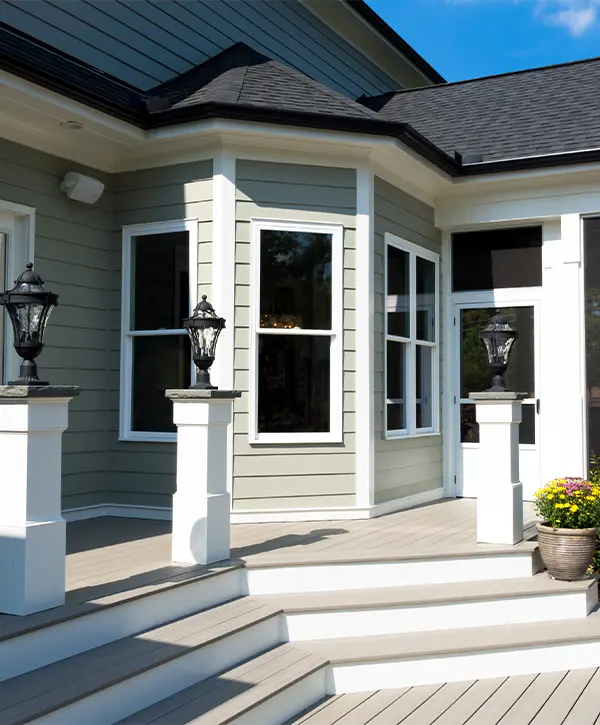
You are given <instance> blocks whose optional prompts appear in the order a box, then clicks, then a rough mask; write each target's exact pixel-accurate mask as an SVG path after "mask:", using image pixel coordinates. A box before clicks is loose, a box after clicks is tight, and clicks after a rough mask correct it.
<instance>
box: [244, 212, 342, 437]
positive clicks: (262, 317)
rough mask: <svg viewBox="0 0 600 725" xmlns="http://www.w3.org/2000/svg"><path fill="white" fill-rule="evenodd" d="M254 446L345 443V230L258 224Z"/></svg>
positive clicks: (253, 315)
mask: <svg viewBox="0 0 600 725" xmlns="http://www.w3.org/2000/svg"><path fill="white" fill-rule="evenodd" d="M252 245H253V252H252V266H253V270H252V310H251V330H250V335H251V343H250V345H251V350H250V357H251V359H250V386H251V387H250V390H251V405H250V441H251V442H252V443H319V442H323V443H324V442H341V441H342V386H343V360H342V314H343V300H342V289H343V280H342V274H343V272H342V257H343V229H342V227H340V226H333V225H323V224H309V223H298V224H296V223H287V222H273V221H254V222H253V231H252Z"/></svg>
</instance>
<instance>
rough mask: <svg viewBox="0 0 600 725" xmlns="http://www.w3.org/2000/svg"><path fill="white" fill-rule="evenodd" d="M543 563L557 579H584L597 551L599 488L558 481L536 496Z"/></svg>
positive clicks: (583, 482) (580, 482) (586, 483)
mask: <svg viewBox="0 0 600 725" xmlns="http://www.w3.org/2000/svg"><path fill="white" fill-rule="evenodd" d="M534 507H535V510H536V512H537V514H538V515H539V516H540V517H541V518H542V519H543V521H542V523H540V524H537V532H538V544H539V548H540V554H541V557H542V561H543V562H544V564H545V566H546V569H548V574H550V576H551V577H553V578H554V579H560V580H562V581H575V580H577V579H584V578H585V576H586V572H587V571H588V569H589V567H590V565H591V563H592V560H593V558H594V553H595V551H596V527H597V526H598V523H599V522H600V485H598V484H595V483H592V482H590V481H586V480H585V479H583V478H555V479H554V480H553V481H550V483H548V484H547V485H546V486H544V487H543V488H540V489H539V490H538V491H536V493H535V504H534Z"/></svg>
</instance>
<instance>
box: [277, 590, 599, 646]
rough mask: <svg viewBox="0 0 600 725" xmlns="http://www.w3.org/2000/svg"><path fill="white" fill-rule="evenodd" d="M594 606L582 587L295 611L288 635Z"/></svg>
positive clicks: (479, 623)
mask: <svg viewBox="0 0 600 725" xmlns="http://www.w3.org/2000/svg"><path fill="white" fill-rule="evenodd" d="M593 607H594V602H590V603H588V597H587V593H586V592H585V591H580V592H574V593H569V594H556V595H544V596H531V597H513V598H510V597H507V598H503V599H491V600H475V601H471V602H444V603H440V604H433V605H416V606H406V607H404V606H401V607H389V608H385V609H381V608H377V609H358V610H353V611H352V610H342V611H337V612H306V613H298V614H296V613H294V614H286V615H285V619H284V630H283V634H284V639H285V640H286V641H289V642H302V641H306V640H317V639H335V638H337V637H347V636H348V635H349V633H351V635H352V637H364V636H371V635H380V634H401V633H405V632H426V631H435V630H443V629H448V628H452V629H461V628H471V627H485V626H490V625H498V624H518V623H525V622H549V621H555V620H560V619H579V618H583V617H586V616H587V615H588V613H589V612H590V611H591V609H592V608H593Z"/></svg>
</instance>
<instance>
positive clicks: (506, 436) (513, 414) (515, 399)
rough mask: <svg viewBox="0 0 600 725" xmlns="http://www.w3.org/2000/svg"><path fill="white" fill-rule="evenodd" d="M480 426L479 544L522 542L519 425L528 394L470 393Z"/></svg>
mask: <svg viewBox="0 0 600 725" xmlns="http://www.w3.org/2000/svg"><path fill="white" fill-rule="evenodd" d="M469 397H470V398H471V399H472V400H474V401H475V414H476V418H477V423H478V424H479V441H480V449H481V454H480V455H481V458H480V460H481V462H482V464H484V467H483V468H482V471H481V474H480V475H481V480H480V482H479V487H478V494H477V542H478V543H480V544H511V545H512V544H517V543H518V542H519V541H522V540H523V485H522V484H521V482H520V480H519V423H520V422H521V406H522V402H521V401H522V400H523V399H524V398H526V397H527V394H526V393H509V392H506V393H470V394H469Z"/></svg>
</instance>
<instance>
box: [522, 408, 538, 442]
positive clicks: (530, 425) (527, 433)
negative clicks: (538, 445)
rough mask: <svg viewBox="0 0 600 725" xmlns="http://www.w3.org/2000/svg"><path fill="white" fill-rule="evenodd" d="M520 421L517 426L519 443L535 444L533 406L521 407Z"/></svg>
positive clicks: (534, 414)
mask: <svg viewBox="0 0 600 725" xmlns="http://www.w3.org/2000/svg"><path fill="white" fill-rule="evenodd" d="M521 411H522V419H521V424H520V425H519V443H522V444H528V445H534V444H535V417H536V415H537V414H536V412H535V405H532V404H525V403H524V404H523V405H522V406H521Z"/></svg>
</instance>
